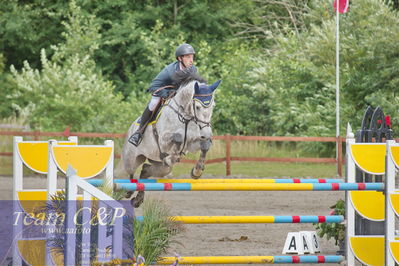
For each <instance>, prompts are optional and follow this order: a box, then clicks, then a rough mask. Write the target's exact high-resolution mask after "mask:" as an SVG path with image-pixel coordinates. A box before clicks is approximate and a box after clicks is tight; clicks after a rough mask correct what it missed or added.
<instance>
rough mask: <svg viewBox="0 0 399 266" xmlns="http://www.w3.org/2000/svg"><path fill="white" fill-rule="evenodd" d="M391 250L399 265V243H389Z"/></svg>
mask: <svg viewBox="0 0 399 266" xmlns="http://www.w3.org/2000/svg"><path fill="white" fill-rule="evenodd" d="M389 250H390V252H391V255H392V257H393V258H394V260H395V261H396V263H398V264H399V241H398V240H396V241H392V242H389Z"/></svg>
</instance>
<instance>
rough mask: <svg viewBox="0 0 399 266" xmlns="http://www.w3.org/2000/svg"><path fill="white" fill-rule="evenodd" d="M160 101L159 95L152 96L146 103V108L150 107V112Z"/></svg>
mask: <svg viewBox="0 0 399 266" xmlns="http://www.w3.org/2000/svg"><path fill="white" fill-rule="evenodd" d="M160 101H161V97H157V96H152V98H151V101H150V103H149V104H148V109H150V111H151V112H152V111H154V110H155V108H156V107H157V105H158V104H159V102H160Z"/></svg>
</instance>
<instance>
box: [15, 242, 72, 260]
mask: <svg viewBox="0 0 399 266" xmlns="http://www.w3.org/2000/svg"><path fill="white" fill-rule="evenodd" d="M18 249H19V254H20V255H21V257H22V259H23V260H24V261H25V262H26V263H27V264H29V265H32V266H42V265H46V240H45V239H25V240H18ZM51 258H52V260H53V263H54V264H55V265H60V266H61V265H64V255H63V254H62V253H61V252H56V251H55V250H52V251H51Z"/></svg>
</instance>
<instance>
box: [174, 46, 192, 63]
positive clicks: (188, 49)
mask: <svg viewBox="0 0 399 266" xmlns="http://www.w3.org/2000/svg"><path fill="white" fill-rule="evenodd" d="M186 54H195V51H194V48H193V47H192V46H191V45H189V44H188V43H183V44H180V45H179V46H178V47H177V48H176V52H175V56H176V59H177V58H178V57H179V56H182V55H186Z"/></svg>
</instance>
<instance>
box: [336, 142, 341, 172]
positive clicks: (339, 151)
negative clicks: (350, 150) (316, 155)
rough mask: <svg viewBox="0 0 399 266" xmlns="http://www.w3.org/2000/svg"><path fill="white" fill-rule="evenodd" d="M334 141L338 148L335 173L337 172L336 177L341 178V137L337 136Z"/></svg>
mask: <svg viewBox="0 0 399 266" xmlns="http://www.w3.org/2000/svg"><path fill="white" fill-rule="evenodd" d="M336 141H337V147H338V153H337V172H338V176H339V177H342V137H341V136H338V137H337V140H336Z"/></svg>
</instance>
